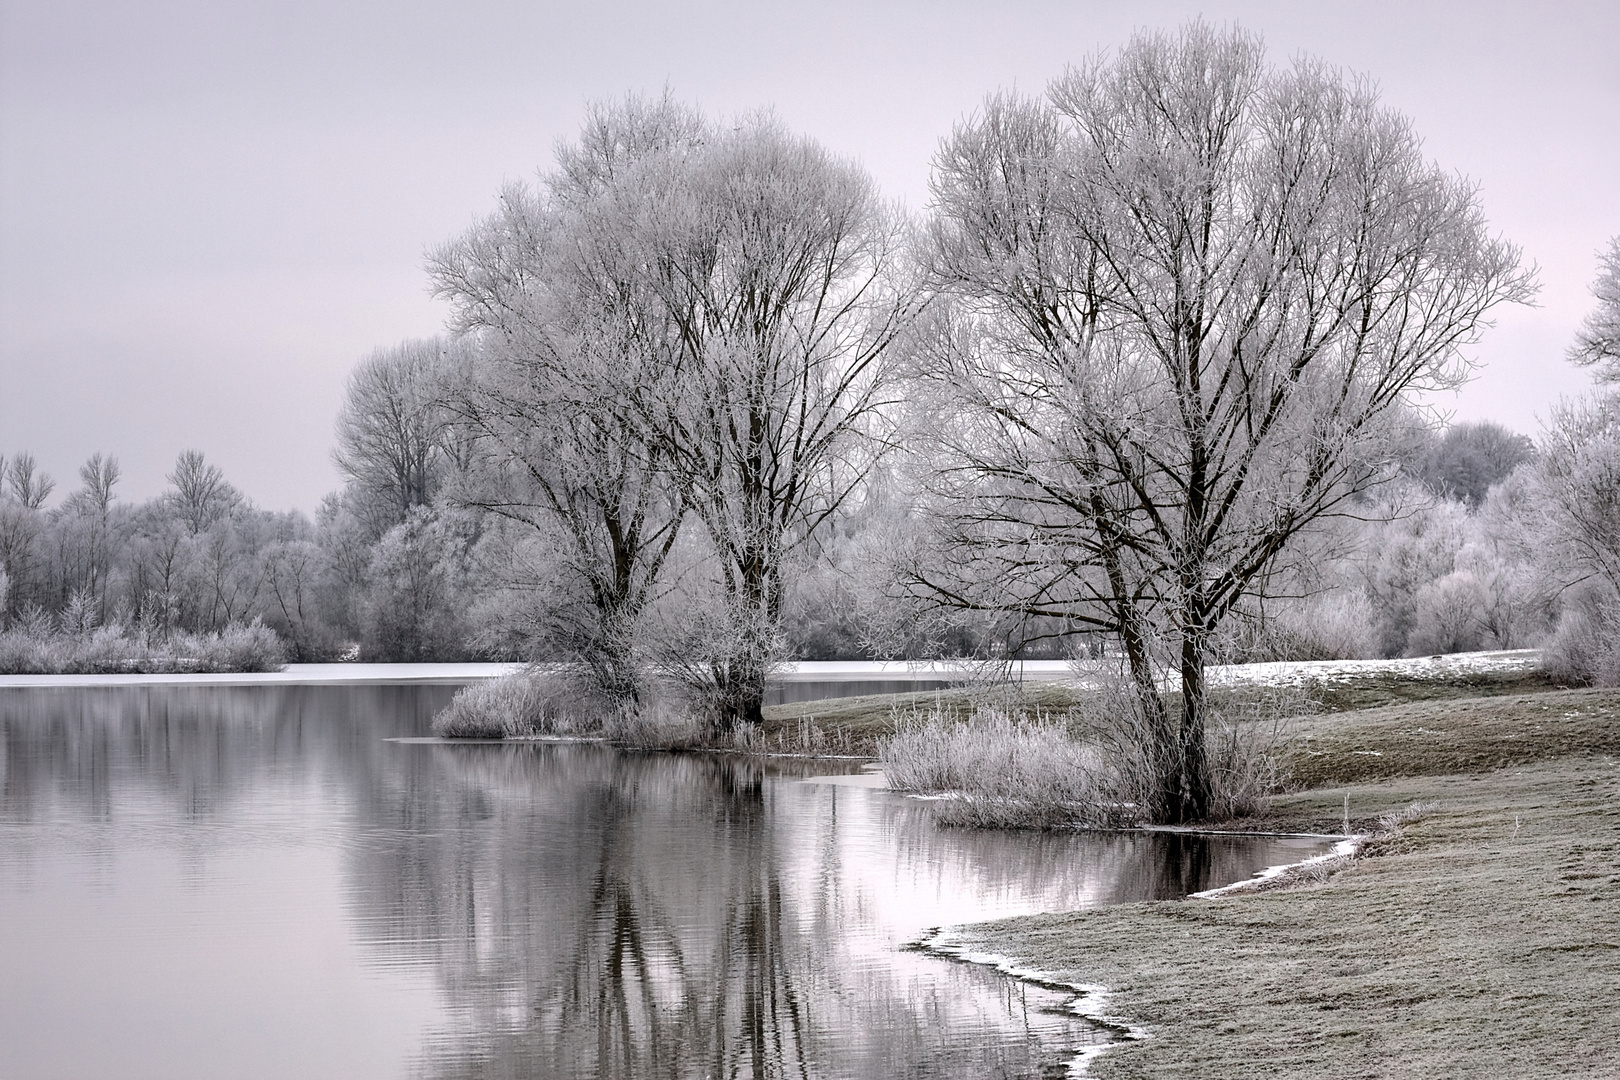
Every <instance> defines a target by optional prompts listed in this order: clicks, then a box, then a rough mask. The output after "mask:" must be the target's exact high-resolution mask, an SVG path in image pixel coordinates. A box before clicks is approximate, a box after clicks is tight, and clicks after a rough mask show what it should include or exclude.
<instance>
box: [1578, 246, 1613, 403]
mask: <svg viewBox="0 0 1620 1080" xmlns="http://www.w3.org/2000/svg"><path fill="white" fill-rule="evenodd" d="M1592 295H1593V296H1595V297H1597V307H1596V308H1594V309H1593V311H1592V313H1591V314H1590V315H1588V316H1587V317H1586V322H1585V323H1584V324H1582V326H1581V330H1580V333H1578V334H1576V335H1575V344H1574V345H1573V346H1571V348H1570V351H1569V355H1570V359H1571V360H1573V361H1575V363H1577V364H1581V365H1583V366H1588V367H1595V368H1596V369H1597V370H1596V371H1595V372H1593V374H1594V375H1595V376H1596V378H1597V380H1598V381H1599V382H1606V383H1612V382H1620V236H1617V237H1614V238H1613V239H1611V240H1610V241H1609V249H1608V250H1607V251H1605V252H1603V253H1602V254H1601V255H1599V256H1598V276H1597V280H1596V281H1594V282H1593V283H1592Z"/></svg>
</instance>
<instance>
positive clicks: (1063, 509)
mask: <svg viewBox="0 0 1620 1080" xmlns="http://www.w3.org/2000/svg"><path fill="white" fill-rule="evenodd" d="M933 190H934V197H935V204H936V213H935V216H934V220H933V225H932V232H931V242H930V245H929V246H930V252H931V259H932V266H933V270H934V274H935V276H936V282H937V285H938V288H939V290H940V293H941V301H942V303H941V307H940V308H939V313H940V314H939V317H938V318H937V319H936V320H935V321H934V324H933V325H932V328H931V333H930V334H929V335H927V336H926V338H925V345H924V348H923V349H922V350H921V353H920V366H919V374H920V375H921V377H922V383H921V384H920V385H921V386H922V387H924V388H926V389H927V392H928V394H929V395H930V396H931V398H932V403H933V405H934V406H935V409H934V413H933V416H934V420H935V423H934V424H933V428H932V430H933V437H934V439H935V441H936V451H937V452H938V453H939V454H940V455H941V457H940V461H939V465H940V469H939V472H938V474H937V475H938V478H939V480H938V491H937V494H938V495H939V496H941V497H942V499H943V502H944V505H945V506H946V508H947V510H948V514H947V517H946V519H945V522H946V524H945V545H944V546H945V548H946V549H947V550H948V551H950V552H952V553H953V554H952V556H951V557H950V558H948V559H947V560H945V561H944V565H943V566H942V567H936V568H935V569H933V570H931V571H927V572H924V573H921V574H919V576H918V584H919V585H920V586H921V587H923V588H924V589H925V590H926V591H927V592H929V593H930V594H932V595H934V596H936V597H939V598H942V599H944V600H946V601H947V602H951V603H955V604H960V605H965V606H978V607H989V608H1002V609H1006V610H1011V611H1014V612H1020V613H1023V614H1028V615H1041V616H1053V617H1057V618H1061V619H1065V620H1069V621H1070V622H1071V623H1072V624H1074V625H1077V626H1081V627H1088V628H1091V629H1094V630H1099V631H1103V632H1106V633H1110V634H1113V635H1117V638H1118V640H1119V642H1120V643H1121V644H1122V646H1123V651H1124V654H1125V656H1126V658H1127V659H1128V665H1129V672H1130V676H1131V679H1132V682H1133V685H1134V687H1135V689H1136V695H1135V696H1136V699H1137V702H1138V707H1139V709H1140V710H1141V712H1142V714H1143V721H1144V726H1145V730H1146V731H1147V732H1149V735H1148V736H1147V738H1146V739H1145V741H1146V742H1147V743H1148V745H1146V746H1145V747H1144V748H1143V749H1144V752H1145V754H1146V756H1147V760H1148V763H1149V768H1150V769H1151V770H1152V773H1153V776H1154V782H1153V788H1154V790H1153V793H1152V795H1151V797H1150V800H1149V801H1150V805H1149V806H1147V807H1145V808H1144V809H1145V810H1146V811H1147V813H1148V814H1149V815H1150V816H1151V817H1152V818H1153V819H1154V820H1157V821H1160V822H1184V821H1192V820H1197V819H1200V818H1203V817H1205V816H1206V814H1207V813H1208V812H1209V809H1210V806H1211V772H1210V762H1209V760H1208V755H1207V751H1206V738H1205V714H1206V709H1205V681H1204V667H1205V663H1206V660H1207V658H1208V657H1209V653H1210V649H1211V644H1212V635H1213V634H1214V632H1215V631H1216V629H1217V627H1218V625H1219V624H1220V622H1221V620H1222V619H1224V618H1226V617H1227V616H1229V615H1230V614H1231V613H1232V612H1233V610H1234V609H1235V608H1236V607H1237V606H1238V604H1239V602H1240V601H1242V600H1243V599H1244V598H1245V597H1247V596H1251V595H1253V594H1254V593H1255V592H1256V591H1257V590H1260V589H1262V588H1263V587H1264V584H1265V581H1266V578H1267V575H1268V573H1269V572H1270V571H1271V570H1272V569H1273V568H1274V567H1275V566H1276V564H1277V560H1278V557H1279V555H1280V553H1282V552H1284V551H1285V549H1286V548H1287V547H1288V545H1289V543H1290V541H1291V540H1292V539H1294V538H1295V537H1296V536H1297V535H1298V534H1299V533H1300V532H1301V530H1303V529H1305V528H1306V526H1308V525H1309V524H1311V523H1312V522H1313V521H1316V520H1318V519H1320V518H1322V517H1323V516H1324V515H1327V514H1331V513H1333V512H1335V510H1337V509H1339V508H1340V507H1342V506H1343V504H1344V501H1345V500H1346V499H1347V498H1348V497H1349V496H1350V495H1351V494H1352V493H1354V492H1357V491H1358V490H1362V489H1364V488H1366V487H1367V486H1368V485H1370V484H1372V483H1374V482H1376V481H1378V480H1379V479H1381V478H1382V477H1383V476H1385V475H1386V473H1387V471H1388V468H1389V466H1390V464H1391V455H1392V446H1391V444H1392V440H1393V439H1394V438H1395V433H1396V431H1397V430H1398V429H1399V427H1400V419H1401V417H1402V415H1403V414H1405V415H1408V416H1409V415H1410V400H1411V397H1412V395H1413V394H1414V393H1416V392H1419V391H1423V390H1428V389H1434V388H1439V387H1446V386H1451V385H1454V384H1455V383H1457V382H1458V381H1459V380H1461V379H1462V378H1464V377H1465V376H1466V374H1467V371H1468V365H1467V363H1466V361H1465V359H1464V357H1463V355H1462V350H1463V349H1464V348H1465V347H1466V346H1467V345H1469V344H1470V343H1471V342H1472V341H1473V340H1474V338H1475V336H1476V335H1477V334H1478V333H1479V331H1480V329H1481V327H1482V325H1483V324H1482V320H1483V319H1484V317H1485V315H1486V313H1487V312H1488V311H1489V310H1490V309H1491V308H1493V307H1494V306H1495V305H1497V304H1500V303H1503V302H1507V301H1519V300H1524V299H1526V298H1527V297H1528V296H1529V295H1530V293H1531V289H1532V286H1531V282H1530V276H1529V274H1528V273H1527V272H1525V271H1523V270H1521V269H1520V266H1519V255H1518V252H1517V250H1516V249H1514V248H1513V247H1512V246H1511V245H1509V244H1507V243H1504V242H1502V241H1501V240H1499V239H1495V238H1493V237H1492V236H1491V235H1490V233H1489V232H1488V230H1487V228H1486V225H1485V222H1484V220H1483V217H1482V215H1481V212H1480V207H1479V199H1478V196H1477V192H1476V190H1475V189H1474V188H1473V187H1472V186H1471V185H1470V184H1469V183H1467V182H1466V181H1465V180H1463V179H1460V178H1458V177H1456V176H1455V175H1452V174H1449V173H1446V172H1444V171H1442V170H1441V169H1440V168H1438V167H1437V166H1435V165H1433V164H1431V163H1429V162H1428V161H1426V160H1425V159H1424V156H1423V153H1422V147H1421V144H1420V142H1419V140H1418V138H1417V136H1416V135H1415V134H1414V132H1413V131H1412V128H1411V125H1410V124H1409V123H1408V122H1407V120H1406V119H1405V118H1403V117H1401V116H1399V115H1397V114H1395V113H1393V112H1391V111H1389V110H1387V109H1386V108H1384V107H1382V106H1381V105H1380V104H1379V102H1378V98H1377V94H1376V91H1375V89H1374V88H1373V87H1372V85H1371V84H1370V83H1367V82H1366V81H1364V80H1360V79H1356V78H1347V77H1344V76H1342V75H1340V74H1339V73H1338V72H1336V71H1333V70H1331V69H1328V68H1326V67H1324V66H1322V65H1321V64H1319V63H1316V62H1314V61H1310V60H1300V61H1298V62H1296V63H1295V64H1294V65H1293V66H1292V67H1290V68H1288V69H1285V70H1275V69H1272V68H1270V67H1268V66H1267V64H1266V62H1265V59H1264V56H1263V49H1262V46H1261V44H1260V42H1259V40H1258V39H1257V38H1255V37H1253V36H1251V35H1249V34H1246V33H1243V32H1241V31H1238V30H1230V31H1225V30H1216V29H1214V28H1211V27H1209V26H1207V25H1205V24H1202V23H1195V24H1193V25H1191V26H1189V27H1187V28H1185V29H1184V30H1182V31H1181V32H1179V33H1175V34H1143V35H1139V36H1137V37H1136V38H1134V39H1133V40H1132V41H1131V42H1130V43H1129V44H1128V45H1127V46H1126V47H1125V48H1124V49H1123V50H1121V51H1120V52H1119V53H1118V55H1117V56H1114V57H1112V58H1107V57H1097V58H1094V59H1092V60H1090V61H1088V62H1086V63H1084V64H1081V65H1080V66H1078V67H1075V68H1072V69H1071V70H1069V71H1068V72H1067V73H1066V74H1065V75H1064V76H1063V77H1062V78H1060V79H1059V80H1057V81H1056V82H1054V83H1053V84H1052V85H1051V86H1050V88H1049V90H1048V93H1047V95H1046V97H1045V98H1044V99H1038V100H1031V99H1025V98H1021V97H1017V96H1015V95H1000V96H996V97H993V98H991V99H989V100H988V101H987V102H986V103H985V105H984V106H983V108H982V109H981V111H980V112H979V113H977V114H976V115H975V116H973V117H971V118H970V119H968V120H966V121H964V122H963V123H962V124H961V125H960V126H959V127H958V128H957V129H956V131H955V132H954V133H953V134H952V136H951V137H950V138H949V139H948V140H947V141H946V143H945V144H944V146H943V148H942V150H941V152H940V154H939V157H938V160H937V167H936V172H935V177H934V188H933ZM1166 668H1168V670H1169V671H1170V672H1172V673H1174V675H1177V676H1179V687H1180V705H1179V708H1176V707H1173V706H1172V705H1170V704H1169V703H1167V702H1166V700H1165V698H1164V696H1163V694H1162V690H1163V687H1164V685H1165V683H1164V680H1163V677H1162V676H1163V674H1164V672H1165V669H1166Z"/></svg>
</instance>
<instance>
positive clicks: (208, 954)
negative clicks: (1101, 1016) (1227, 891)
mask: <svg viewBox="0 0 1620 1080" xmlns="http://www.w3.org/2000/svg"><path fill="white" fill-rule="evenodd" d="M448 694H449V690H448V689H445V688H434V687H409V688H405V687H397V688H390V687H346V688H299V687H264V688H252V689H241V688H169V689H125V690H116V691H112V690H101V691H97V690H75V691H40V690H31V691H4V692H0V775H3V778H4V779H3V786H0V969H3V970H5V971H6V972H7V980H5V982H6V983H8V984H9V985H10V986H12V987H14V988H15V987H19V986H22V987H32V988H33V989H32V990H29V991H27V992H24V991H17V992H11V991H6V990H0V1048H4V1053H3V1054H0V1056H3V1057H4V1058H5V1059H6V1060H7V1062H8V1063H9V1064H10V1065H12V1067H16V1068H17V1070H18V1071H17V1074H18V1075H33V1074H36V1073H37V1074H75V1073H77V1074H81V1075H98V1076H106V1077H116V1076H135V1075H155V1074H161V1075H166V1076H188V1075H192V1076H207V1075H218V1074H221V1073H230V1074H233V1075H254V1074H258V1075H266V1076H273V1075H294V1074H296V1075H333V1076H339V1075H341V1076H402V1075H410V1076H420V1077H444V1078H459V1077H469V1078H470V1077H519V1076H522V1077H587V1076H589V1077H632V1076H633V1077H670V1078H677V1077H679V1078H685V1077H706V1076H715V1077H719V1076H745V1077H835V1076H838V1077H841V1076H885V1077H888V1076H897V1077H924V1076H926V1077H954V1076H961V1077H1001V1076H1004V1077H1014V1076H1040V1075H1046V1074H1048V1073H1050V1072H1052V1071H1053V1070H1056V1071H1057V1074H1059V1075H1061V1071H1062V1065H1063V1062H1064V1060H1065V1059H1066V1057H1067V1055H1068V1053H1069V1052H1072V1049H1073V1048H1075V1047H1077V1046H1079V1045H1082V1044H1084V1043H1086V1042H1087V1041H1089V1040H1092V1039H1096V1038H1098V1037H1099V1034H1098V1032H1096V1031H1095V1030H1094V1029H1092V1028H1091V1027H1090V1025H1088V1024H1087V1023H1085V1022H1083V1021H1080V1020H1078V1019H1076V1018H1073V1017H1071V1016H1068V1015H1067V1014H1065V1013H1063V1012H1062V1011H1061V1010H1060V1009H1058V1008H1057V1007H1058V1006H1059V1005H1060V1004H1061V999H1060V998H1059V997H1058V996H1056V995H1053V994H1051V993H1049V992H1046V991H1042V990H1039V989H1037V988H1032V987H1027V986H1024V985H1022V984H1018V983H1014V982H1010V981H1008V980H1005V979H1002V978H1000V977H999V976H996V975H994V974H993V973H990V972H987V971H985V970H983V969H981V968H977V967H973V966H970V965H961V964H950V963H945V962H942V961H939V960H936V959H934V958H932V957H929V956H926V955H922V954H919V953H915V952H906V951H903V950H901V949H899V948H898V946H900V945H902V944H903V943H904V942H906V941H910V940H915V939H916V938H917V937H919V936H921V934H922V933H923V931H925V930H926V929H927V928H929V927H932V926H936V925H940V924H946V923H952V922H961V921H968V920H971V919H976V918H984V917H989V916H994V915H1001V914H1010V913H1014V912H1020V911H1031V910H1042V909H1054V908H1059V907H1074V906H1080V905H1084V904H1094V903H1105V902H1110V901H1113V900H1121V899H1136V898H1143V897H1163V896H1179V895H1183V894H1185V893H1186V892H1187V891H1189V890H1193V889H1199V888H1204V887H1208V886H1210V885H1213V884H1217V883H1219V882H1220V881H1222V880H1230V879H1234V878H1237V877H1242V876H1245V875H1246V874H1248V873H1250V872H1252V871H1253V870H1254V869H1257V868H1258V867H1259V866H1262V865H1265V864H1266V863H1267V862H1275V861H1282V860H1283V859H1285V858H1290V857H1296V856H1293V855H1291V854H1289V853H1286V852H1283V851H1280V850H1277V849H1276V848H1275V847H1273V848H1271V849H1270V850H1262V849H1257V848H1256V847H1255V844H1254V842H1253V841H1239V840H1238V839H1236V838H1231V839H1221V840H1219V841H1218V842H1213V843H1212V842H1210V841H1207V840H1199V839H1194V838H1188V837H1140V836H1131V837H1119V836H1110V837H1073V836H1055V835H1041V834H1029V835H1013V836H1006V835H996V834H989V833H978V832H969V831H960V830H944V831H942V830H939V829H936V828H935V827H934V826H933V824H932V822H931V820H930V818H929V816H928V814H927V813H926V808H925V807H922V806H920V805H918V804H916V803H912V802H908V801H906V800H901V799H898V798H895V797H893V796H889V795H887V794H886V793H882V792H875V791H870V790H866V789H862V788H858V787H850V786H839V785H834V784H824V783H807V782H800V781H799V780H798V779H796V778H795V777H794V776H791V775H786V774H784V773H783V772H782V771H781V770H777V769H766V768H762V767H760V766H759V765H758V764H755V763H748V762H740V761H736V760H732V759H728V758H721V757H711V756H700V755H692V756H682V757H671V756H665V755H650V754H634V753H623V752H617V751H613V750H611V749H608V748H604V747H599V746H593V745H581V744H571V745H569V744H549V745H538V746H536V745H522V746H500V745H478V746H467V745H462V746H453V745H433V744H419V743H418V744H413V743H400V742H392V741H388V740H389V738H391V737H394V736H408V735H417V734H420V733H422V732H423V731H424V730H425V728H426V724H427V720H428V718H429V717H431V715H432V713H433V712H434V711H435V709H437V708H438V707H439V706H441V705H442V704H443V702H444V700H445V699H446V698H447V697H448ZM154 943H155V944H154ZM154 966H158V967H164V968H173V969H174V970H177V971H182V972H185V973H186V976H185V978H184V979H170V980H169V981H168V982H167V983H165V982H164V981H163V980H162V979H158V978H155V977H154V976H153V975H152V974H151V970H150V969H151V968H152V967H154ZM165 986H166V987H167V988H168V989H167V992H154V990H155V988H159V987H165ZM87 988H94V989H93V990H90V991H88V992H87ZM119 988H123V989H119ZM75 995H77V997H75ZM69 1002H71V1005H70V1004H69ZM233 1010H235V1011H233ZM266 1017H275V1018H277V1019H278V1022H279V1023H280V1024H281V1025H282V1029H281V1030H280V1031H279V1033H278V1035H277V1037H276V1038H274V1039H267V1038H264V1037H263V1036H262V1029H263V1028H264V1027H265V1024H266ZM198 1025H203V1026H204V1027H205V1028H206V1029H207V1030H209V1031H210V1034H211V1039H210V1040H198V1039H196V1038H195V1037H192V1038H189V1039H188V1038H186V1037H184V1035H183V1034H173V1033H184V1032H186V1031H188V1030H190V1031H195V1030H196V1029H197V1028H198ZM86 1026H89V1027H91V1028H94V1029H97V1030H101V1031H103V1032H105V1033H106V1035H107V1039H108V1045H109V1046H114V1045H117V1046H120V1047H121V1049H119V1050H118V1051H117V1052H113V1051H111V1050H109V1051H108V1052H107V1053H104V1054H101V1055H100V1056H96V1054H95V1053H93V1051H94V1047H93V1046H92V1047H88V1048H87V1047H86V1046H85V1045H84V1044H85V1040H84V1039H83V1038H82V1037H78V1034H77V1033H81V1032H83V1031H84V1030H85V1028H86ZM154 1032H156V1033H157V1034H153V1033H154ZM164 1032H169V1033H171V1034H169V1035H167V1036H163V1037H159V1036H162V1035H163V1033H164ZM143 1038H144V1039H145V1042H143V1041H142V1040H143ZM131 1047H134V1049H133V1050H131V1049H130V1048H131ZM18 1063H20V1066H19V1065H18Z"/></svg>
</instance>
